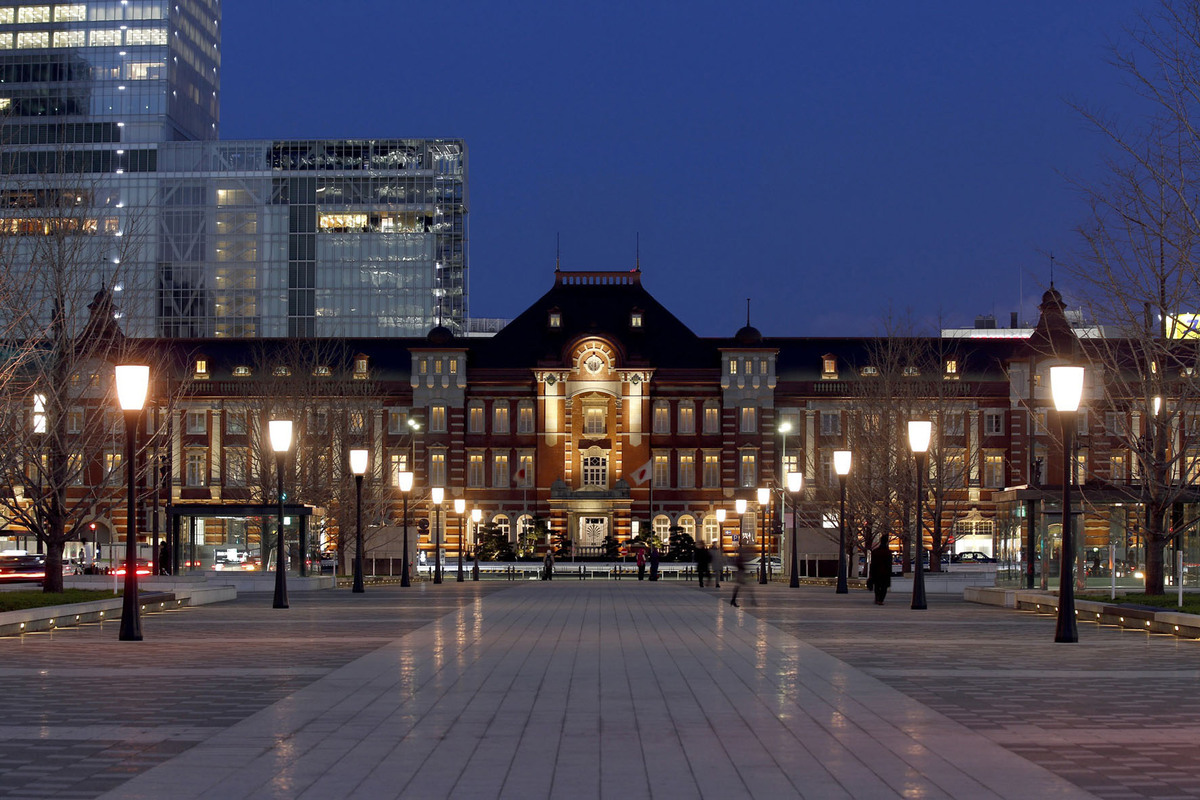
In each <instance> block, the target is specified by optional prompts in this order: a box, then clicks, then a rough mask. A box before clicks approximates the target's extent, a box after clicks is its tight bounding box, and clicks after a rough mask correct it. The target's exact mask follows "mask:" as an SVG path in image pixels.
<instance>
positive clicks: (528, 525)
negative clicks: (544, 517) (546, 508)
mask: <svg viewBox="0 0 1200 800" xmlns="http://www.w3.org/2000/svg"><path fill="white" fill-rule="evenodd" d="M532 530H533V517H532V516H531V515H529V514H522V515H521V516H519V517H517V533H518V534H520V535H521V536H524V535H525V534H527V533H529V532H530V531H532Z"/></svg>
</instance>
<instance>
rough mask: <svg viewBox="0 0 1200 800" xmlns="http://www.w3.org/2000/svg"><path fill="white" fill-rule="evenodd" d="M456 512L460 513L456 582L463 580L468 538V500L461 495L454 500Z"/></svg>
mask: <svg viewBox="0 0 1200 800" xmlns="http://www.w3.org/2000/svg"><path fill="white" fill-rule="evenodd" d="M454 513H455V514H458V577H457V578H456V579H455V583H462V582H463V540H464V539H466V538H467V537H466V532H467V518H466V517H465V516H463V515H464V514H466V513H467V501H466V500H464V499H463V498H461V497H459V498H458V499H456V500H455V501H454Z"/></svg>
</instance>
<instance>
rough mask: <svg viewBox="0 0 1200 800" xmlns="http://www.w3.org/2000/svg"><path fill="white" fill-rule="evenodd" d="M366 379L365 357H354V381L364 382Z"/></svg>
mask: <svg viewBox="0 0 1200 800" xmlns="http://www.w3.org/2000/svg"><path fill="white" fill-rule="evenodd" d="M366 379H367V357H366V356H364V355H357V356H355V357H354V380H356V381H365V380H366Z"/></svg>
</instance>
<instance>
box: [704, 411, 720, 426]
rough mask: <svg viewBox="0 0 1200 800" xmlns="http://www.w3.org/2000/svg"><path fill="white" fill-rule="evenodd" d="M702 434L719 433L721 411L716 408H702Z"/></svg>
mask: <svg viewBox="0 0 1200 800" xmlns="http://www.w3.org/2000/svg"><path fill="white" fill-rule="evenodd" d="M704 432H705V433H720V432H721V409H719V408H717V407H716V406H705V407H704Z"/></svg>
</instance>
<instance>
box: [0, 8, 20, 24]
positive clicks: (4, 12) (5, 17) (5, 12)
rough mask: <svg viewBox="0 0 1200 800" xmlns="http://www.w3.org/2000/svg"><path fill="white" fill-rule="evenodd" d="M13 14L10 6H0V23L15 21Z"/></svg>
mask: <svg viewBox="0 0 1200 800" xmlns="http://www.w3.org/2000/svg"><path fill="white" fill-rule="evenodd" d="M15 14H16V12H15V11H14V10H13V9H12V8H0V25H12V24H13V22H15V21H16V16H15Z"/></svg>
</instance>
